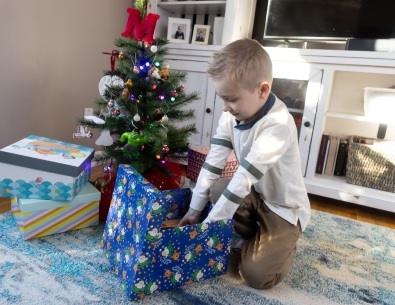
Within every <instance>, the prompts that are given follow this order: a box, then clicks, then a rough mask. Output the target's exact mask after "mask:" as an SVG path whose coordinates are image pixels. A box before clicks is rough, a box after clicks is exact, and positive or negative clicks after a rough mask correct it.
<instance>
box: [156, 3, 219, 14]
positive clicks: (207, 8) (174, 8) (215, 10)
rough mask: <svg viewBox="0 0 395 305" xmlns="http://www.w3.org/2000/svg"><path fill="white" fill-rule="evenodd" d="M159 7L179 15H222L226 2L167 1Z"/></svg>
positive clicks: (159, 4)
mask: <svg viewBox="0 0 395 305" xmlns="http://www.w3.org/2000/svg"><path fill="white" fill-rule="evenodd" d="M158 6H159V7H160V8H162V9H164V10H166V11H169V12H171V13H173V14H178V15H182V14H185V15H193V14H196V15H205V14H208V15H214V16H216V15H221V16H223V15H224V14H225V7H226V1H166V2H163V1H162V2H159V3H158Z"/></svg>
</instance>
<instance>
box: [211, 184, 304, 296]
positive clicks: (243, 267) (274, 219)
mask: <svg viewBox="0 0 395 305" xmlns="http://www.w3.org/2000/svg"><path fill="white" fill-rule="evenodd" d="M221 180H222V179H221ZM226 185H227V183H226V181H221V182H220V183H217V184H216V185H215V186H214V189H213V191H214V192H213V193H217V196H216V195H214V196H215V197H217V198H219V196H218V195H220V194H222V192H223V190H224V189H225V188H226ZM221 189H222V191H221ZM217 198H216V199H217ZM212 199H214V198H213V197H212ZM214 202H215V201H214ZM233 218H234V220H235V230H236V232H237V233H238V234H239V235H240V236H241V237H242V238H243V245H242V248H241V257H240V262H239V273H240V276H241V277H242V279H243V280H244V281H245V282H246V284H248V285H249V286H251V287H254V288H257V289H269V288H272V287H273V286H275V285H277V284H278V283H280V282H281V281H282V280H283V279H284V277H285V276H286V274H287V273H288V270H289V268H290V266H291V264H292V261H293V258H294V256H295V252H296V242H297V241H298V239H299V236H300V234H301V229H300V225H299V223H298V225H296V226H294V225H293V224H291V223H289V222H288V221H286V220H284V219H283V218H282V217H280V216H278V215H277V214H276V213H274V212H272V211H271V210H270V209H269V208H268V207H267V205H266V204H265V203H264V202H263V201H262V200H261V199H260V197H259V195H258V193H257V192H256V191H255V189H254V188H252V190H251V193H250V194H249V195H248V196H247V197H245V199H244V201H243V203H242V204H240V206H239V208H238V209H237V210H236V213H235V215H234V216H233Z"/></svg>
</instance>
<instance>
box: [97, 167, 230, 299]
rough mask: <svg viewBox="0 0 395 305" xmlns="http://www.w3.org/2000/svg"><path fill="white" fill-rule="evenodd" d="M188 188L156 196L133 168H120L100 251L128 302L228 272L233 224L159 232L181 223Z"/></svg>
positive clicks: (188, 195)
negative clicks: (176, 221)
mask: <svg viewBox="0 0 395 305" xmlns="http://www.w3.org/2000/svg"><path fill="white" fill-rule="evenodd" d="M190 198H191V190H190V189H189V188H181V189H175V190H166V191H160V190H158V189H157V188H155V187H154V186H153V185H152V184H151V183H150V182H149V181H147V180H146V179H145V178H144V177H142V176H141V175H140V174H139V173H138V172H137V171H136V170H135V169H134V168H132V167H130V166H127V165H121V166H120V167H119V169H118V173H117V179H116V182H115V187H114V192H113V197H112V200H111V205H110V209H109V213H108V217H107V222H106V224H105V228H104V233H103V250H104V253H105V255H106V257H107V258H108V260H109V262H110V265H111V267H112V269H113V271H114V272H115V274H116V275H117V276H118V277H119V279H120V281H121V284H122V286H123V288H124V290H125V292H126V294H127V295H128V297H129V298H131V299H142V298H144V297H145V296H146V295H150V294H153V293H156V292H159V291H164V290H168V289H172V288H175V287H178V286H182V285H187V284H193V283H194V282H199V281H202V280H205V279H208V278H212V277H215V276H219V275H222V274H224V273H226V271H227V266H228V258H229V251H230V245H231V239H232V234H233V220H226V221H217V222H211V223H199V224H196V225H191V226H184V227H175V228H171V229H162V223H163V222H164V221H167V220H171V219H178V218H181V217H182V216H183V215H184V213H185V212H186V210H187V209H188V206H189V202H190Z"/></svg>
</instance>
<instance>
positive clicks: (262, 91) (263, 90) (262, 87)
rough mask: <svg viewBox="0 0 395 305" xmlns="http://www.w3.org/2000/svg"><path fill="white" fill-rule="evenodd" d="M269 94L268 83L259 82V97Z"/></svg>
mask: <svg viewBox="0 0 395 305" xmlns="http://www.w3.org/2000/svg"><path fill="white" fill-rule="evenodd" d="M269 94H270V85H269V83H268V82H264V81H263V82H261V83H260V84H259V97H261V98H267V97H268V96H269Z"/></svg>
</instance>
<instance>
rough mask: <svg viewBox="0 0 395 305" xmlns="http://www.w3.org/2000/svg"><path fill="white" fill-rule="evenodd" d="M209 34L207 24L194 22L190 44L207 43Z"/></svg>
mask: <svg viewBox="0 0 395 305" xmlns="http://www.w3.org/2000/svg"><path fill="white" fill-rule="evenodd" d="M209 36H210V26H209V25H204V24H195V27H194V28H193V36H192V44H208V38H209Z"/></svg>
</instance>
